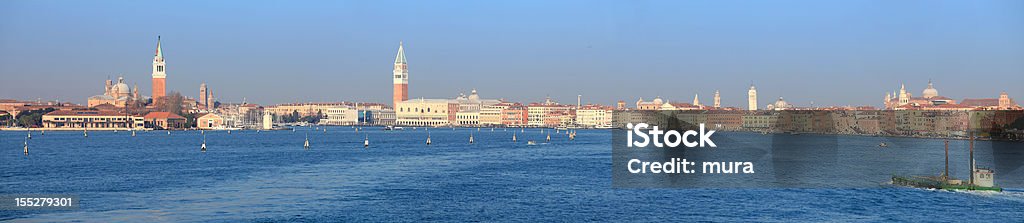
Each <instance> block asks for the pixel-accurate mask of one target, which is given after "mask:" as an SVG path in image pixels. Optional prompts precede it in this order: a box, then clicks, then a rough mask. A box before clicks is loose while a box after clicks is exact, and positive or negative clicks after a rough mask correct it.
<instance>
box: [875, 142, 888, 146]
mask: <svg viewBox="0 0 1024 223" xmlns="http://www.w3.org/2000/svg"><path fill="white" fill-rule="evenodd" d="M878 147H889V144H885V142H882V143H879V144H878Z"/></svg>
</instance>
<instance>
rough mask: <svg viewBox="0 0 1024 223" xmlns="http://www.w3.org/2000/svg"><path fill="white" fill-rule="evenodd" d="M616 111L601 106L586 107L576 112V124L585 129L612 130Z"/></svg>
mask: <svg viewBox="0 0 1024 223" xmlns="http://www.w3.org/2000/svg"><path fill="white" fill-rule="evenodd" d="M614 111H615V110H614V109H613V108H611V107H605V106H601V105H586V106H582V107H580V108H579V109H577V110H576V124H577V125H579V126H580V127H584V128H611V127H612V114H613V112H614Z"/></svg>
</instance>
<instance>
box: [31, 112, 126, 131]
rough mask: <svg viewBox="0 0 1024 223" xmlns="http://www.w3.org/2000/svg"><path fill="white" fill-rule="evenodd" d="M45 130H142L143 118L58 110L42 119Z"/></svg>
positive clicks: (107, 113) (116, 113)
mask: <svg viewBox="0 0 1024 223" xmlns="http://www.w3.org/2000/svg"><path fill="white" fill-rule="evenodd" d="M42 122H43V128H52V129H67V130H84V129H90V130H114V129H131V128H142V127H143V118H142V117H138V116H133V115H128V114H126V113H123V112H117V111H100V110H57V111H52V112H49V113H46V114H44V115H43V117H42Z"/></svg>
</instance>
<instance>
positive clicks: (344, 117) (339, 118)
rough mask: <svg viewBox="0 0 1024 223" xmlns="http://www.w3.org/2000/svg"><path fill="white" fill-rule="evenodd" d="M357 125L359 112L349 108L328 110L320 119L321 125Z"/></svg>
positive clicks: (342, 107)
mask: <svg viewBox="0 0 1024 223" xmlns="http://www.w3.org/2000/svg"><path fill="white" fill-rule="evenodd" d="M358 123H359V110H356V109H355V108H354V107H349V106H339V107H332V108H328V109H327V112H325V113H324V117H323V118H322V119H320V124H322V125H355V124H358Z"/></svg>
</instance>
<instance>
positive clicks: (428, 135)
mask: <svg viewBox="0 0 1024 223" xmlns="http://www.w3.org/2000/svg"><path fill="white" fill-rule="evenodd" d="M427 145H430V133H427Z"/></svg>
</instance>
